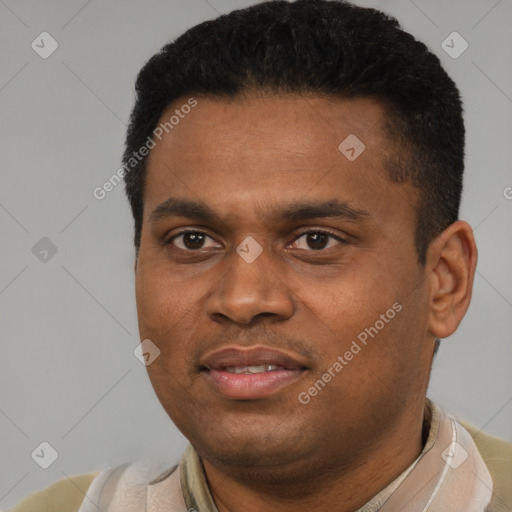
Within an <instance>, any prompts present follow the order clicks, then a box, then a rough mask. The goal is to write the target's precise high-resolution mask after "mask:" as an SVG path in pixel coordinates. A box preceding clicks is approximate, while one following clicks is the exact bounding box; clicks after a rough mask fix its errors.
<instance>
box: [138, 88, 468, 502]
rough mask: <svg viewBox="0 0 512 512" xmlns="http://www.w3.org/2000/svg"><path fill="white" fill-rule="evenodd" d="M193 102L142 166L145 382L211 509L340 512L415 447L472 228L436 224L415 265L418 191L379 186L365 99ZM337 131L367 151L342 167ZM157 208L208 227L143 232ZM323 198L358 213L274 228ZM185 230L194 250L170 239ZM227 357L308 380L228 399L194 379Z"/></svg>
mask: <svg viewBox="0 0 512 512" xmlns="http://www.w3.org/2000/svg"><path fill="white" fill-rule="evenodd" d="M196 99H197V100H198V105H197V107H195V108H194V109H193V110H192V111H191V113H190V114H188V115H187V116H186V117H185V118H184V119H183V120H181V121H180V123H179V125H177V126H176V127H175V128H174V129H173V130H172V131H170V132H169V133H168V134H166V135H165V136H164V138H163V139H162V141H161V142H159V143H158V144H157V146H156V147H155V148H154V149H153V150H152V151H151V153H150V156H149V160H148V165H147V177H146V189H145V195H144V220H143V227H142V237H141V245H140V249H139V252H138V257H137V263H136V295H137V308H138V319H139V328H140V335H141V339H146V338H149V339H151V340H152V341H153V343H155V345H157V346H158V347H159V349H160V351H161V353H160V356H159V357H158V358H157V359H156V360H155V361H154V362H153V363H152V364H151V365H149V366H148V367H147V369H148V374H149V377H150V379H151V382H152V384H153V387H154V389H155V392H156V394H157V396H158V398H159V400H160V402H161V403H162V405H163V407H164V408H165V410H166V411H167V413H168V414H169V416H170V418H171V419H172V420H173V421H174V423H175V424H176V425H177V426H178V428H179V429H180V430H181V431H182V432H183V434H184V435H185V436H186V437H187V438H188V439H189V440H190V442H191V443H192V445H193V446H194V447H195V449H196V450H197V451H198V453H199V454H200V456H201V457H202V460H203V464H204V467H205V471H206V476H207V479H208V482H209V485H210V488H211V491H212V494H213V496H214V499H215V501H216V504H217V507H218V509H219V511H220V512H224V511H232V512H234V511H241V510H243V511H249V512H252V511H261V510H266V511H270V512H272V511H277V510H279V511H306V510H313V509H319V508H324V507H325V509H328V510H337V511H340V512H343V511H346V512H349V511H353V510H355V509H357V508H359V507H361V506H363V505H364V504H365V503H366V502H367V501H369V500H370V499H371V498H372V497H373V496H375V495H376V494H377V493H378V492H379V491H380V490H382V489H383V488H384V487H385V486H386V485H387V484H388V483H390V482H391V481H392V480H393V479H394V478H396V477H397V476H398V475H399V474H400V473H401V472H402V471H403V470H404V469H406V468H407V467H408V466H409V465H410V464H411V463H412V462H413V461H414V459H415V458H416V457H417V456H418V455H419V453H420V452H421V450H422V446H423V444H422V443H423V442H422V436H421V430H422V422H423V414H424V407H425V396H426V390H427V385H428V378H429V374H430V368H431V362H432V355H433V349H434V342H435V337H441V338H444V337H446V336H449V335H450V334H452V333H453V332H454V331H455V329H456V328H457V326H458V324H459V322H460V321H461V319H462V317H463V316H464V314H465V312H466V310H467V307H468V305H469V301H470V298H471V288H472V284H473V276H474V271H475V265H476V247H475V242H474V238H473V234H472V230H471V228H470V227H469V225H468V224H467V223H465V222H463V221H457V222H456V223H454V224H452V225H451V226H449V227H448V228H446V230H445V231H444V232H443V233H441V234H440V235H439V236H438V237H437V238H436V239H435V240H434V241H433V242H432V243H431V244H430V246H429V250H428V254H427V261H426V264H425V265H420V264H419V263H418V257H417V253H416V248H415V245H414V233H415V227H416V226H415V211H416V203H417V199H418V191H417V190H415V189H414V188H412V186H411V185H409V184H407V183H401V184H398V183H393V182H391V181H390V180H389V178H388V175H387V172H386V170H385V168H384V167H385V161H386V159H387V158H388V157H390V156H391V155H392V151H393V143H392V141H390V140H388V139H387V138H386V136H385V135H384V133H385V132H384V130H383V129H382V125H383V122H384V120H385V110H384V109H383V108H382V107H381V105H380V104H379V103H377V102H376V101H372V100H369V99H357V100H354V99H351V100H340V99H332V98H330V99H327V98H322V97H315V96H309V97H305V96H292V95H290V96H279V97H278V96H267V97H263V96H261V95H258V96H257V95H255V94H252V95H251V94H247V95H245V96H243V97H238V98H237V99H235V100H227V99H219V98H217V99H212V98H210V99H208V98H206V97H197V98H196ZM186 100H187V98H185V99H181V100H179V101H176V102H175V103H174V104H172V105H170V106H169V108H168V109H167V111H166V112H164V114H163V115H162V121H164V120H166V119H167V118H168V117H169V116H170V114H171V113H172V112H173V110H174V109H175V108H177V107H179V106H180V105H182V104H184V103H185V102H186ZM349 134H356V135H357V137H358V138H359V139H360V140H361V141H363V143H364V144H365V146H366V149H365V150H364V152H363V153H362V154H361V155H360V156H359V157H358V158H357V159H356V160H354V161H349V160H348V159H347V158H345V156H344V155H343V154H342V153H341V152H340V150H339V149H338V145H339V144H340V142H341V141H343V140H344V139H345V138H346V137H347V136H348V135H349ZM171 196H172V197H175V198H179V199H186V200H192V201H196V202H199V203H200V204H202V205H206V206H208V207H209V208H211V209H212V210H213V211H214V212H215V213H216V214H217V216H218V217H219V218H218V219H216V220H205V219H197V218H193V217H187V216H159V218H157V219H155V218H152V212H153V211H154V210H155V209H156V208H157V207H158V206H159V205H161V204H162V203H164V202H165V201H166V200H168V199H169V198H170V197H171ZM331 200H338V201H344V202H346V203H347V204H348V205H350V206H351V207H352V208H353V209H356V210H358V211H364V212H365V215H363V216H362V217H361V218H359V219H357V220H355V219H347V218H330V217H325V216H323V217H315V218H306V219H300V220H285V219H283V218H282V217H281V216H280V215H279V211H280V210H281V209H282V208H283V207H284V206H286V205H288V204H289V203H293V202H304V201H307V202H317V201H320V202H324V201H331ZM184 228H193V229H194V230H196V231H199V232H201V233H204V234H205V235H206V236H205V237H204V238H203V239H201V240H203V242H200V243H199V245H193V244H192V245H191V244H190V240H191V239H190V236H188V237H187V236H185V237H184V236H178V237H177V238H173V239H172V240H171V238H172V237H174V235H177V234H178V233H179V232H180V231H181V230H183V229H184ZM308 230H313V231H315V232H318V231H320V232H325V231H329V232H330V233H331V234H333V235H334V236H335V237H339V238H340V239H343V240H345V242H344V243H342V242H339V241H338V239H336V238H331V237H328V238H321V240H323V241H324V242H325V248H316V249H315V247H318V245H315V243H314V240H313V242H312V241H311V238H310V237H308V235H304V232H307V231H308ZM249 236H251V237H253V238H254V239H255V240H256V241H257V242H258V243H259V244H260V246H261V248H262V250H263V252H262V253H261V255H260V256H259V257H258V258H257V259H256V260H255V261H254V262H252V263H247V262H246V261H245V260H244V259H242V258H241V257H240V256H239V255H238V254H237V253H236V248H237V246H239V245H240V244H241V243H242V242H243V241H244V240H245V239H246V237H249ZM195 240H197V238H196V239H195ZM196 243H197V242H196ZM185 244H187V245H185ZM201 244H202V245H201ZM190 247H192V248H190ZM394 303H399V304H400V305H401V306H402V310H401V311H400V312H398V313H397V314H396V315H395V317H394V318H393V319H392V320H390V321H389V322H388V323H386V324H385V326H384V327H383V328H382V329H380V330H379V332H378V334H377V335H376V336H375V337H374V338H369V341H368V344H367V345H366V346H364V347H363V348H362V350H361V351H360V352H359V353H358V354H357V355H355V356H354V357H353V359H352V360H351V361H350V362H348V364H347V365H346V366H344V367H343V370H342V371H340V372H339V373H338V374H337V375H336V377H335V378H333V379H332V380H331V381H330V382H329V383H328V384H327V385H326V386H325V387H324V388H323V389H322V390H321V391H320V392H319V393H318V394H317V395H316V396H314V397H312V398H311V401H310V402H309V403H308V404H302V403H301V402H300V401H299V400H298V395H299V393H301V392H304V391H306V392H307V390H308V389H309V388H310V387H311V386H312V384H313V383H314V382H315V381H316V380H317V379H318V378H319V377H320V376H321V375H322V374H323V373H324V372H325V371H327V370H328V368H330V367H332V365H333V364H334V362H335V361H336V360H337V357H338V356H340V355H343V354H344V353H345V352H346V351H347V350H349V348H350V346H351V343H352V341H353V340H355V339H357V336H358V334H359V333H361V332H362V331H364V330H365V328H368V327H370V326H374V325H375V323H376V321H377V320H379V318H381V317H380V315H381V314H385V313H386V311H387V310H389V309H390V308H392V305H393V304H394ZM227 345H237V346H240V347H253V346H269V347H274V348H278V349H281V350H283V351H285V352H287V353H288V354H291V355H293V356H294V357H296V358H298V359H300V361H302V362H303V363H304V364H305V366H307V368H308V369H307V370H306V371H305V372H303V374H302V375H301V376H300V378H299V379H298V380H296V381H295V382H293V383H291V384H290V385H289V386H287V387H285V388H283V389H281V390H280V391H279V392H278V393H276V394H274V395H272V396H269V397H267V398H262V399H258V400H236V399H230V398H227V397H225V396H224V395H221V394H220V393H219V392H217V391H216V390H215V389H213V388H212V386H211V385H210V384H209V382H208V379H207V378H206V377H205V374H204V372H201V371H200V370H199V361H200V360H201V358H202V357H204V355H205V354H206V353H208V352H211V351H212V350H214V349H218V348H222V347H225V346H227Z"/></svg>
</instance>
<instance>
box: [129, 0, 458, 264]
mask: <svg viewBox="0 0 512 512" xmlns="http://www.w3.org/2000/svg"><path fill="white" fill-rule="evenodd" d="M135 90H136V102H135V106H134V108H133V111H132V114H131V117H130V123H129V127H128V131H127V137H126V146H125V152H124V155H123V168H124V169H125V183H126V192H127V195H128V199H129V201H130V205H131V208H132V212H133V217H134V221H135V236H134V242H135V247H136V249H137V250H138V248H139V246H140V239H141V230H142V212H143V199H144V181H145V163H146V160H147V158H146V157H144V158H140V157H139V159H137V160H134V158H133V155H134V154H135V153H136V152H138V150H139V149H140V148H141V147H142V146H144V145H145V144H146V141H147V140H149V139H148V138H149V137H150V136H151V135H152V133H153V131H154V130H155V128H156V127H157V123H158V122H159V120H160V118H161V116H162V114H163V111H164V110H165V108H166V107H167V106H168V105H169V104H171V103H172V102H174V101H176V100H177V99H179V98H187V97H191V96H200V95H204V96H209V97H212V96H213V97H219V98H235V97H237V96H240V95H242V94H243V93H246V92H250V91H258V90H260V91H267V92H271V93H275V94H303V95H311V94H317V95H320V96H329V97H336V98H342V99H351V98H371V99H374V100H377V101H378V102H379V103H380V104H381V105H382V106H383V107H384V108H385V109H386V110H385V111H386V131H387V133H388V135H389V136H390V137H392V138H391V140H392V141H393V142H394V143H396V148H397V150H396V151H395V152H394V153H395V156H394V157H392V158H389V159H387V161H386V162H384V165H385V168H386V170H387V171H388V173H389V177H390V179H391V180H393V181H396V182H408V183H411V184H412V185H414V187H416V188H417V190H418V191H419V202H418V205H417V208H416V215H417V222H416V234H415V244H416V250H417V254H418V261H419V262H420V263H422V264H423V263H425V256H426V251H427V249H428V246H429V244H430V242H431V241H432V240H433V239H434V238H435V237H436V236H437V235H438V234H439V233H440V232H441V231H443V230H444V229H445V228H446V227H447V226H449V225H450V224H451V223H453V222H455V221H456V220H457V218H458V214H459V206H460V199H461V193H462V177H463V172H464V137H465V130H464V122H463V117H462V102H461V99H460V94H459V91H458V89H457V87H456V85H455V83H454V82H453V80H452V79H451V78H450V77H449V76H448V74H447V73H446V72H445V70H444V69H443V68H442V66H441V63H440V61H439V59H438V58H437V57H436V56H435V55H434V54H432V53H431V52H430V51H429V50H428V49H427V47H426V46H425V45H424V44H423V43H421V42H419V41H417V40H416V39H415V38H414V37H413V36H412V35H410V34H408V33H407V32H404V31H403V30H402V29H401V27H400V25H399V23H398V21H397V20H396V19H395V18H393V17H391V16H389V15H387V14H385V13H383V12H380V11H378V10H375V9H371V8H363V7H359V6H355V5H353V4H351V3H349V2H346V1H329V0H297V1H295V2H287V1H267V2H263V3H259V4H257V5H254V6H251V7H248V8H245V9H240V10H236V11H233V12H231V13H229V14H226V15H222V16H220V17H218V18H216V19H214V20H210V21H206V22H203V23H201V24H199V25H197V26H194V27H192V28H191V29H189V30H188V31H186V32H185V33H184V34H183V35H181V36H180V37H178V38H177V39H176V40H175V41H173V42H171V43H168V44H167V45H165V46H164V47H163V48H162V49H161V50H160V51H159V52H158V53H157V54H155V55H154V56H153V57H152V58H151V59H150V60H149V61H148V62H147V63H146V64H145V65H144V67H143V68H142V69H141V71H140V72H139V74H138V77H137V81H136V86H135ZM340 142H341V141H340Z"/></svg>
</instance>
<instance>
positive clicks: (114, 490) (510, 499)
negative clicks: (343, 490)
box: [9, 401, 512, 512]
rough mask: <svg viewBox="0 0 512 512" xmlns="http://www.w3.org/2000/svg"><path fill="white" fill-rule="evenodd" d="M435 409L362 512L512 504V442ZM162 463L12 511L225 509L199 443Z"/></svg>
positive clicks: (436, 511)
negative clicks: (420, 441) (403, 463)
mask: <svg viewBox="0 0 512 512" xmlns="http://www.w3.org/2000/svg"><path fill="white" fill-rule="evenodd" d="M427 411H428V412H429V414H430V417H431V420H430V427H429V429H428V437H427V440H426V443H425V446H424V448H423V451H422V452H421V454H420V456H419V457H418V458H417V459H416V460H415V461H414V462H413V464H411V466H410V467H409V468H407V469H406V470H405V471H404V472H403V473H402V474H401V475H400V476H399V477H398V478H397V479H395V480H394V481H393V482H391V483H390V484H389V485H388V486H387V487H386V488H385V489H383V490H382V491H381V492H380V493H379V494H378V495H377V496H375V497H374V498H373V499H372V500H370V501H369V502H368V503H367V504H366V505H364V506H363V507H362V508H360V509H359V510H358V511H355V512H376V511H379V512H394V511H396V510H401V511H402V512H423V511H427V510H428V512H445V511H449V512H457V511H460V512H484V511H485V512H505V511H512V444H510V443H506V442H504V441H501V440H499V439H496V438H493V437H491V436H488V435H486V434H484V433H482V432H479V431H477V430H476V429H474V428H471V427H469V426H466V428H464V427H463V426H462V425H461V424H460V423H458V422H457V421H455V420H454V419H453V418H452V417H450V416H449V415H447V414H446V413H444V412H443V411H442V410H441V409H440V408H439V407H437V406H436V405H434V404H432V403H431V402H430V401H427ZM468 431H469V432H470V433H471V435H470V433H468ZM472 437H473V439H472ZM162 469H163V468H162V467H161V466H160V467H159V466H158V465H154V466H151V465H150V464H147V463H141V462H139V463H133V464H124V465H122V466H117V467H115V468H107V469H106V470H104V471H101V472H97V473H91V474H88V475H81V476H78V477H74V478H73V482H71V483H69V481H68V482H67V483H66V482H65V481H63V480H61V481H59V482H57V484H54V486H51V487H49V488H48V489H46V490H45V491H42V492H40V493H36V494H34V495H32V496H30V497H29V498H28V499H27V500H24V501H23V502H21V503H20V504H19V505H18V506H17V507H15V508H14V509H12V510H11V511H9V512H97V511H98V509H99V510H101V511H102V512H121V511H122V512H139V511H144V512H171V511H172V512H187V511H188V512H192V511H197V512H216V511H217V509H216V507H215V503H214V501H213V497H212V496H211V493H210V490H209V488H208V484H207V480H206V477H205V474H204V469H203V466H202V463H201V459H200V457H199V455H198V454H197V452H196V451H195V450H194V449H193V447H192V446H190V445H189V447H188V448H187V450H186V451H185V454H184V455H183V457H182V459H181V461H180V463H179V465H178V466H175V467H171V468H167V469H165V470H164V471H162ZM475 475H476V476H475ZM79 480H80V482H81V484H82V488H84V485H83V483H84V480H89V481H90V485H89V487H88V490H87V497H86V498H84V497H83V494H81V495H80V496H79V495H78V493H77V492H75V493H73V492H72V491H71V486H72V485H71V484H72V483H74V482H78V481H79ZM73 487H74V486H73ZM72 494H73V495H72ZM64 496H65V497H64ZM61 498H62V499H61ZM59 499H60V500H61V501H60V502H59V501H58V500H59ZM52 500H54V501H52ZM170 503H172V504H173V505H170ZM488 503H490V504H489V506H488V507H487V505H488ZM59 507H60V508H59ZM402 507H403V508H402ZM425 507H427V508H425ZM486 507H487V508H486Z"/></svg>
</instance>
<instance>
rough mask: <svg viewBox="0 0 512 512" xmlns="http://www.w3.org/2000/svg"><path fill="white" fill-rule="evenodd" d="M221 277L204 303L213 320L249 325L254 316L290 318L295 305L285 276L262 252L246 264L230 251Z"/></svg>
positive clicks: (269, 255) (268, 254)
mask: <svg viewBox="0 0 512 512" xmlns="http://www.w3.org/2000/svg"><path fill="white" fill-rule="evenodd" d="M222 272H223V277H222V278H221V279H220V280H219V281H218V282H217V283H216V286H215V289H214V291H213V293H212V294H211V296H210V297H209V300H208V303H207V313H208V315H209V316H210V318H212V320H214V321H226V320H227V319H229V320H231V321H232V322H236V323H238V324H245V325H247V324H250V323H251V322H253V321H255V318H256V317H275V319H276V320H277V319H279V320H286V319H289V318H291V317H292V316H293V313H294V310H295V304H294V301H293V297H292V293H291V290H290V289H289V287H288V286H287V284H286V281H285V279H286V278H285V275H284V273H283V272H282V269H281V270H280V269H279V268H278V264H277V262H273V261H272V255H271V254H270V253H269V252H266V251H264V252H263V253H262V254H261V255H260V256H259V257H258V258H257V259H256V260H255V261H252V262H251V263H248V262H247V261H245V260H244V259H243V258H242V257H240V256H239V255H238V254H237V253H235V252H233V253H232V254H230V255H229V256H228V257H226V259H225V266H224V268H223V269H222Z"/></svg>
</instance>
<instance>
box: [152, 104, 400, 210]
mask: <svg viewBox="0 0 512 512" xmlns="http://www.w3.org/2000/svg"><path fill="white" fill-rule="evenodd" d="M195 99H196V101H197V106H196V107H195V108H194V109H192V110H191V111H190V112H189V113H187V114H184V113H183V112H177V111H180V106H181V105H184V104H185V103H186V102H187V100H188V98H183V99H180V100H178V101H176V102H174V103H173V104H172V105H170V106H169V107H168V108H167V109H166V110H165V112H164V113H163V115H162V116H161V119H160V123H161V124H162V125H163V124H164V123H165V122H166V121H168V120H169V119H170V117H171V116H173V115H175V119H174V121H176V120H177V115H176V114H178V113H181V115H180V119H179V122H177V123H176V124H174V125H173V126H172V129H170V128H169V127H168V133H164V134H163V137H162V140H161V141H157V144H156V147H154V149H152V150H151V153H150V155H149V157H148V162H147V166H146V168H147V175H146V190H145V201H144V203H145V204H144V211H145V215H146V213H148V212H149V211H153V209H154V208H155V207H157V205H158V204H159V203H161V202H162V201H165V200H166V199H167V197H169V196H175V197H176V196H178V197H186V198H188V199H195V200H200V201H205V202H207V203H208V205H209V206H210V207H212V208H214V209H215V208H216V207H218V209H219V210H220V209H222V208H224V210H225V211H228V210H231V211H236V212H240V214H241V211H242V210H243V209H244V208H247V209H250V208H253V207H254V206H261V205H262V203H265V204H269V203H275V204H276V205H277V204H278V203H280V202H281V203H282V202H283V201H297V200H298V199H326V200H329V199H331V198H332V197H333V196H335V197H339V198H340V199H342V200H343V201H346V202H349V203H351V204H354V207H355V208H357V209H361V210H363V209H364V210H366V209H367V208H366V207H365V206H366V204H373V206H377V205H378V204H380V203H381V202H382V197H383V194H384V195H385V194H388V195H389V194H391V195H395V194H396V193H397V190H394V188H395V189H396V184H393V183H391V182H390V180H389V178H388V172H387V171H386V170H385V169H384V166H383V162H384V161H385V160H386V159H388V158H389V156H390V154H391V151H392V148H391V146H392V144H391V142H390V141H389V140H388V138H387V137H386V136H385V134H384V131H383V128H382V126H383V124H384V121H385V115H386V114H385V109H384V108H383V107H382V106H381V105H380V104H379V103H378V102H376V101H373V100H369V99H351V100H340V99H333V98H321V97H305V96H291V95H290V96H270V97H256V96H245V97H240V98H236V99H221V98H206V97H200V96H199V97H196V98H195ZM186 110H188V109H186ZM402 188H404V187H403V186H402ZM403 199H406V197H404V198H403ZM394 200H395V201H396V198H395V199H394ZM406 201H407V199H406ZM409 202H410V200H409ZM355 203H357V205H356V204H355ZM260 210H261V208H260Z"/></svg>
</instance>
